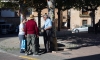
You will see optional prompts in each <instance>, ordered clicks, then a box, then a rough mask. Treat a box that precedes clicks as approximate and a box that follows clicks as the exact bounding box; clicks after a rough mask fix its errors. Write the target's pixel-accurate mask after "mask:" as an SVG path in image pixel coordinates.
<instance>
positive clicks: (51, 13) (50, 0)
mask: <svg viewBox="0 0 100 60" xmlns="http://www.w3.org/2000/svg"><path fill="white" fill-rule="evenodd" d="M47 4H48V15H49V17H50V19H51V20H52V26H53V29H52V31H53V34H52V39H53V45H54V50H55V51H57V38H56V27H55V0H47Z"/></svg>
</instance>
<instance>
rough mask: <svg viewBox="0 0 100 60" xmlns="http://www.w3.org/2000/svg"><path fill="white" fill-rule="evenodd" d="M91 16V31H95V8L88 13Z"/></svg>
mask: <svg viewBox="0 0 100 60" xmlns="http://www.w3.org/2000/svg"><path fill="white" fill-rule="evenodd" d="M90 16H91V25H92V27H93V31H94V32H95V10H94V9H93V10H92V11H91V13H90Z"/></svg>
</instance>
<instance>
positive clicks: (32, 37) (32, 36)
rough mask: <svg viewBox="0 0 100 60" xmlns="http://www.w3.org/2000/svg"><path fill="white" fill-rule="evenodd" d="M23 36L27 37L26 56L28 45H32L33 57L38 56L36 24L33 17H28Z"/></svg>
mask: <svg viewBox="0 0 100 60" xmlns="http://www.w3.org/2000/svg"><path fill="white" fill-rule="evenodd" d="M25 35H27V54H26V55H28V54H29V50H30V44H32V52H33V56H38V51H37V46H36V45H37V44H36V37H38V35H39V31H38V27H37V23H36V22H35V21H34V15H30V18H29V20H28V21H27V22H26V25H25Z"/></svg>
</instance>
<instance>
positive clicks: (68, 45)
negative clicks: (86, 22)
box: [0, 30, 100, 60]
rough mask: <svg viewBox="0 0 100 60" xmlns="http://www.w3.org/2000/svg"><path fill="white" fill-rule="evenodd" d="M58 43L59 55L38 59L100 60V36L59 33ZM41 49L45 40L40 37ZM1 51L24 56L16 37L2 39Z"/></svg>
mask: <svg viewBox="0 0 100 60" xmlns="http://www.w3.org/2000/svg"><path fill="white" fill-rule="evenodd" d="M57 37H58V39H57V43H58V46H59V47H58V48H59V49H64V50H59V51H57V53H46V54H42V55H41V56H39V57H32V56H31V55H30V56H28V57H32V58H37V59H39V60H100V57H99V56H100V34H97V35H95V34H88V33H82V34H71V33H70V31H69V32H68V31H66V30H63V31H60V32H58V33H57ZM39 43H40V47H41V48H44V46H43V38H42V37H40V42H39ZM0 49H1V50H4V51H6V52H8V53H12V54H15V55H18V56H24V57H25V55H24V54H21V53H19V39H18V37H17V36H15V37H1V38H0Z"/></svg>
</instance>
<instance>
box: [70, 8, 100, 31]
mask: <svg viewBox="0 0 100 60" xmlns="http://www.w3.org/2000/svg"><path fill="white" fill-rule="evenodd" d="M80 13H81V12H80V11H79V10H75V9H71V15H70V17H71V18H70V28H71V29H73V28H75V27H78V26H82V20H87V24H88V25H91V17H90V16H88V17H80ZM99 19H100V7H99V8H98V10H97V11H96V12H95V23H97V22H98V20H99Z"/></svg>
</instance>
